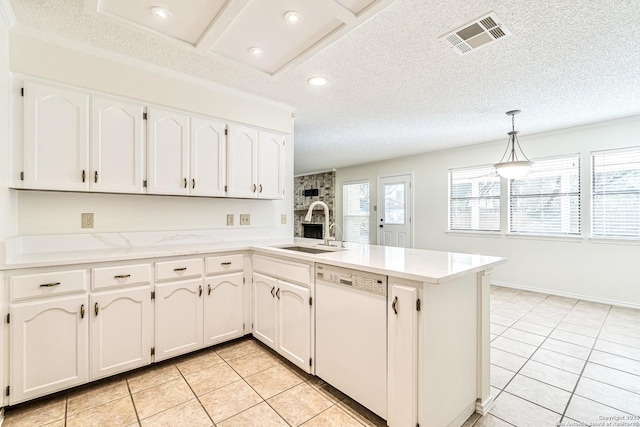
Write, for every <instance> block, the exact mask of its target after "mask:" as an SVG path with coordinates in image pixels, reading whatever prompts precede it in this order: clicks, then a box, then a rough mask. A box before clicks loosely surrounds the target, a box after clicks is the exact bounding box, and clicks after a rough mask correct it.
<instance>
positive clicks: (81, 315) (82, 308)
mask: <svg viewBox="0 0 640 427" xmlns="http://www.w3.org/2000/svg"><path fill="white" fill-rule="evenodd" d="M80 318H81V319H84V304H82V305H81V306H80Z"/></svg>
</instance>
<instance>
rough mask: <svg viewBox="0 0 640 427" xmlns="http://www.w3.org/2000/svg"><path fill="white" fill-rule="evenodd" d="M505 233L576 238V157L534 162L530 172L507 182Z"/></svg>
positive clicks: (577, 187) (577, 182) (577, 230)
mask: <svg viewBox="0 0 640 427" xmlns="http://www.w3.org/2000/svg"><path fill="white" fill-rule="evenodd" d="M509 190H510V191H509V220H510V221H509V231H510V232H511V233H526V234H540V235H580V156H579V155H578V154H575V155H570V156H565V157H556V158H551V159H542V160H535V162H534V164H533V167H532V169H531V171H530V172H529V173H528V174H527V175H526V176H524V177H523V178H520V179H514V180H512V181H511V184H510V188H509Z"/></svg>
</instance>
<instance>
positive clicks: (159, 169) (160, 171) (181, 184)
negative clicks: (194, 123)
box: [147, 108, 189, 194]
mask: <svg viewBox="0 0 640 427" xmlns="http://www.w3.org/2000/svg"><path fill="white" fill-rule="evenodd" d="M147 128H148V131H147V132H148V135H149V146H148V150H149V153H148V162H147V169H148V171H147V174H148V179H149V182H148V186H149V189H148V191H149V193H155V194H189V184H188V178H189V173H188V172H189V171H188V168H189V132H188V130H189V129H188V128H189V116H188V115H186V114H181V113H177V112H173V111H168V110H162V109H159V108H149V109H148V120H147Z"/></svg>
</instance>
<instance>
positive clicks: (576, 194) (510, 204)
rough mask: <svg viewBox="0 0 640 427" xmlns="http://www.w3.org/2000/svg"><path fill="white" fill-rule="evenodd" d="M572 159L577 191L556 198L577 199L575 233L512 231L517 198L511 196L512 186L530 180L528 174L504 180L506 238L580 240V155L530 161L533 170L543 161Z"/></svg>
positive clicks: (551, 193)
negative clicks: (574, 161)
mask: <svg viewBox="0 0 640 427" xmlns="http://www.w3.org/2000/svg"><path fill="white" fill-rule="evenodd" d="M571 158H574V159H575V160H576V161H577V163H578V165H577V167H576V169H577V174H576V176H577V178H578V191H577V192H572V191H568V192H564V193H558V194H557V196H567V197H569V201H570V200H571V197H572V196H573V197H575V198H576V199H577V202H578V213H577V231H576V232H573V233H572V232H562V231H560V232H553V231H548V230H541V231H514V230H513V213H512V212H513V199H514V198H518V197H519V196H514V195H513V185H514V182H515V181H520V180H527V179H528V178H530V176H531V175H530V173H529V174H527V175H525V176H524V177H522V178H520V179H512V180H506V181H507V195H506V199H507V233H506V234H507V235H508V236H513V237H543V238H549V239H557V238H568V239H574V238H582V233H583V227H582V226H583V223H584V218H583V215H584V209H583V208H584V206H583V203H582V201H583V200H582V197H583V194H582V192H583V185H582V156H581V154H580V153H567V154H562V155H558V156H550V157H542V158H538V159H532V160H533V163H534V165H533V167H532V169H533V168H535V167H536V164H539V163H540V162H545V161H553V160H560V159H571ZM555 195H556V194H555V193H553V192H547V193H543V192H541V193H540V194H539V195H538V196H539V197H545V196H546V197H554V196H555ZM520 197H522V198H524V197H535V195H529V196H520ZM570 209H571V208H570V206H569V215H570V214H571V211H570ZM560 215H562V212H561V213H560Z"/></svg>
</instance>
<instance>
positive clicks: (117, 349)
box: [89, 286, 153, 380]
mask: <svg viewBox="0 0 640 427" xmlns="http://www.w3.org/2000/svg"><path fill="white" fill-rule="evenodd" d="M89 301H90V304H89V308H90V310H89V317H90V318H91V379H92V380H95V379H98V378H102V377H106V376H109V375H113V374H116V373H118V372H124V371H127V370H130V369H134V368H138V367H140V366H144V365H148V364H149V363H151V347H153V344H152V339H153V312H152V309H151V286H145V287H143V288H135V289H120V290H117V291H108V292H101V293H96V294H92V295H91V298H90V299H89Z"/></svg>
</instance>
